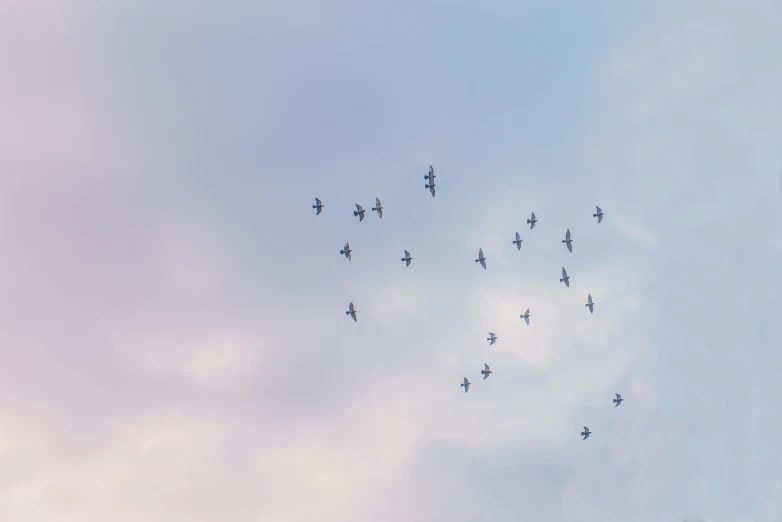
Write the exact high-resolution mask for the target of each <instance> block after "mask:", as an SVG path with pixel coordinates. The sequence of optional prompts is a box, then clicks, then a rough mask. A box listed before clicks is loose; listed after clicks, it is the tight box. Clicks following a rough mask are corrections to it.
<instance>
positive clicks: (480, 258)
mask: <svg viewBox="0 0 782 522" xmlns="http://www.w3.org/2000/svg"><path fill="white" fill-rule="evenodd" d="M475 262H476V263H480V264H481V266H482V267H483V269H484V270H486V258H485V257H483V249H482V248H479V249H478V259H476V260H475Z"/></svg>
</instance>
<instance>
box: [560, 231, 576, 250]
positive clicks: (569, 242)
mask: <svg viewBox="0 0 782 522" xmlns="http://www.w3.org/2000/svg"><path fill="white" fill-rule="evenodd" d="M562 242H563V243H565V244H566V245H567V249H568V250H569V251H570V252H572V251H573V240H572V239H570V229H567V232H565V239H563V240H562Z"/></svg>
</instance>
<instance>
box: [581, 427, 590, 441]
mask: <svg viewBox="0 0 782 522" xmlns="http://www.w3.org/2000/svg"><path fill="white" fill-rule="evenodd" d="M581 435H583V436H584V438H583V439H582V440H587V439H588V438H589V436H590V435H592V432H591V431H589V428H587V427H586V426H584V431H582V432H581Z"/></svg>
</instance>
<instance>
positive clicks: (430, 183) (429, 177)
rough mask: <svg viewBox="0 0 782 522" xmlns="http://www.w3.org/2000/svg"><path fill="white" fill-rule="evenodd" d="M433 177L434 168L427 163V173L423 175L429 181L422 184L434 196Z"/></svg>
mask: <svg viewBox="0 0 782 522" xmlns="http://www.w3.org/2000/svg"><path fill="white" fill-rule="evenodd" d="M434 178H435V175H434V169H433V168H432V166H431V165H429V174H427V175H426V176H424V179H425V180H428V181H429V183H427V184H426V185H424V188H428V189H429V192H431V193H432V197H434Z"/></svg>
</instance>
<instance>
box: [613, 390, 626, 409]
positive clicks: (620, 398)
mask: <svg viewBox="0 0 782 522" xmlns="http://www.w3.org/2000/svg"><path fill="white" fill-rule="evenodd" d="M614 395H616V399H614V402H615V403H616V405H615V406H614V408H616V407H617V406H619V405H620V404H622V401H623V400H624V399H623V398H622V396H621V395H619V394H618V393H615V394H614Z"/></svg>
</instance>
